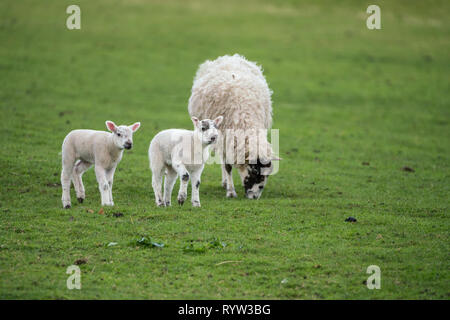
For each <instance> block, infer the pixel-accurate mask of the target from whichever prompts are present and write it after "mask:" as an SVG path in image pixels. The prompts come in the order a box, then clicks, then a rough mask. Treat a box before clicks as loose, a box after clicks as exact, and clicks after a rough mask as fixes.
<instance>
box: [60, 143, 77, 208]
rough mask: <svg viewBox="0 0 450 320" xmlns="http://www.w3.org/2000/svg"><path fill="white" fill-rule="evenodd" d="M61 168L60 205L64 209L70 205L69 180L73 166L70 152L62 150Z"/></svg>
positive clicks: (73, 160)
mask: <svg viewBox="0 0 450 320" xmlns="http://www.w3.org/2000/svg"><path fill="white" fill-rule="evenodd" d="M62 159H63V160H62V170H61V187H62V197H61V201H62V205H63V208H64V209H69V208H70V207H71V203H70V180H71V175H72V170H73V166H74V163H75V159H74V157H73V156H71V155H70V154H69V155H68V154H65V153H64V151H63V155H62Z"/></svg>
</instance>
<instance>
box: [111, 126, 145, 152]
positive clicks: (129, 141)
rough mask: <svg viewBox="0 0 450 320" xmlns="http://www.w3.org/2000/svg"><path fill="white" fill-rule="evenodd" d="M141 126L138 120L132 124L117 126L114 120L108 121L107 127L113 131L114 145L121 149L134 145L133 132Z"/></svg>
mask: <svg viewBox="0 0 450 320" xmlns="http://www.w3.org/2000/svg"><path fill="white" fill-rule="evenodd" d="M140 126H141V123H140V122H136V123H135V124H132V125H131V126H124V125H122V126H116V125H115V123H114V122H112V121H109V120H108V121H106V127H107V128H108V130H109V131H111V132H112V134H113V135H112V140H113V143H114V145H115V146H116V147H117V148H119V149H121V150H122V149H128V150H129V149H131V148H132V147H133V133H135V132H136V131H137V130H138V129H139V127H140Z"/></svg>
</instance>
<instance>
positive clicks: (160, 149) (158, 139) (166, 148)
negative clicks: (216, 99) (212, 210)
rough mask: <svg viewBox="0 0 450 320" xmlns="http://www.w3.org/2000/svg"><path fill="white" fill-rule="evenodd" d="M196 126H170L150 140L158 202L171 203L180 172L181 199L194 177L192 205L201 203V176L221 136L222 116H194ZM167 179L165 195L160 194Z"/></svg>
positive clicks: (180, 201)
mask: <svg viewBox="0 0 450 320" xmlns="http://www.w3.org/2000/svg"><path fill="white" fill-rule="evenodd" d="M191 120H192V123H193V124H194V130H193V131H190V130H182V129H169V130H164V131H161V132H159V133H158V134H157V135H156V136H155V137H154V138H153V140H152V141H151V142H150V147H149V149H148V157H149V161H150V169H151V171H152V187H153V191H154V193H155V201H156V205H157V206H159V207H164V206H166V207H169V206H171V198H172V189H173V186H174V184H175V181H176V179H177V177H178V176H180V190H179V192H178V197H177V199H178V203H179V204H180V205H183V203H184V202H185V200H186V198H187V186H188V183H189V178H191V180H192V182H191V186H192V199H191V202H192V206H193V207H200V195H199V188H200V178H201V175H202V172H203V168H204V166H205V162H206V161H207V160H208V158H209V147H210V145H211V144H214V143H215V142H216V140H217V137H218V130H217V128H218V126H219V125H220V123H221V122H222V120H223V117H221V116H219V117H217V118H215V119H214V120H209V119H204V120H199V119H198V118H196V117H192V118H191ZM164 174H165V180H164V196H163V195H162V194H161V187H162V179H163V175H164Z"/></svg>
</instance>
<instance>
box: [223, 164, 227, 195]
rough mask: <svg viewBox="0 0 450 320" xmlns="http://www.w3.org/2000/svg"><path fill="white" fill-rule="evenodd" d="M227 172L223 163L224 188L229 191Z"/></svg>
mask: <svg viewBox="0 0 450 320" xmlns="http://www.w3.org/2000/svg"><path fill="white" fill-rule="evenodd" d="M227 175H228V174H227V171H226V169H225V163H222V187H223V188H224V189H225V190H226V189H227Z"/></svg>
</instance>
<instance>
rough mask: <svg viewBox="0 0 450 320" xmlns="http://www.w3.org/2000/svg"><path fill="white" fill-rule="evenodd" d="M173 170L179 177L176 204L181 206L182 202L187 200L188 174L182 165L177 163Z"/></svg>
mask: <svg viewBox="0 0 450 320" xmlns="http://www.w3.org/2000/svg"><path fill="white" fill-rule="evenodd" d="M174 169H175V170H176V171H177V173H178V175H179V176H180V191H178V197H177V200H178V203H179V204H180V205H183V203H184V201H186V198H187V186H188V183H189V173H188V171H187V169H186V167H185V166H184V164H182V163H180V162H178V163H175V164H174Z"/></svg>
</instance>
